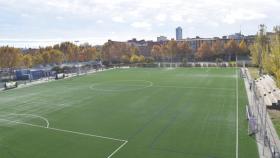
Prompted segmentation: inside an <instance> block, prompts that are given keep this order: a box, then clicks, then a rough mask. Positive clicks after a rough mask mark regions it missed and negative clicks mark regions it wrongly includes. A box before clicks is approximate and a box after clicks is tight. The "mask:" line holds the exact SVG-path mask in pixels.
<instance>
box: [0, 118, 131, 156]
mask: <svg viewBox="0 0 280 158" xmlns="http://www.w3.org/2000/svg"><path fill="white" fill-rule="evenodd" d="M0 121H5V122H11V123H16V124H20V125H26V126H31V127H37V128H42V129H48V130H53V131H58V132H64V133H72V134H76V135H82V136H88V137H96V138H100V139H107V140H113V141H118V142H123V144H121V145H120V146H119V147H118V148H117V149H116V150H114V151H113V152H112V153H111V154H110V155H109V156H108V157H107V158H111V157H112V156H114V155H115V154H116V153H117V152H118V151H120V150H121V148H123V147H124V146H125V145H126V144H127V143H128V141H127V140H123V139H117V138H112V137H106V136H100V135H94V134H88V133H82V132H76V131H71V130H65V129H59V128H52V127H46V126H40V125H35V124H31V123H24V122H19V121H11V120H7V119H2V118H1V119H0Z"/></svg>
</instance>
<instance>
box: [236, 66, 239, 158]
mask: <svg viewBox="0 0 280 158" xmlns="http://www.w3.org/2000/svg"><path fill="white" fill-rule="evenodd" d="M238 95H239V94H238V68H237V66H236V147H235V148H236V149H235V151H236V153H235V157H236V158H238V153H239V149H238V148H239V144H238V137H239V133H238V126H239V123H238V117H239V116H238V109H239V108H238V107H239V101H238V99H239V98H238Z"/></svg>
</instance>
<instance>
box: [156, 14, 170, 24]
mask: <svg viewBox="0 0 280 158" xmlns="http://www.w3.org/2000/svg"><path fill="white" fill-rule="evenodd" d="M166 18H167V16H166V14H163V13H160V14H158V15H156V17H155V19H156V20H157V21H160V22H164V21H166Z"/></svg>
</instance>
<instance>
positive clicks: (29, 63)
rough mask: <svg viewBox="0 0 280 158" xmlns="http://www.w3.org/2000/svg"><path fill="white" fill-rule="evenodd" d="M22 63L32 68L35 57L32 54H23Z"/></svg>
mask: <svg viewBox="0 0 280 158" xmlns="http://www.w3.org/2000/svg"><path fill="white" fill-rule="evenodd" d="M22 64H23V66H24V67H26V68H31V67H32V65H33V58H32V56H31V55H30V54H26V55H23V57H22Z"/></svg>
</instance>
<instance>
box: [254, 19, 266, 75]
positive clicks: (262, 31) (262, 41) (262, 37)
mask: <svg viewBox="0 0 280 158" xmlns="http://www.w3.org/2000/svg"><path fill="white" fill-rule="evenodd" d="M250 52H251V56H252V61H253V63H254V64H255V65H257V66H258V67H259V73H260V74H262V73H263V64H264V61H263V58H264V56H266V57H267V55H266V54H267V53H269V42H268V37H267V34H266V26H265V25H263V24H261V25H260V27H259V32H258V33H257V37H256V39H255V42H254V44H253V45H252V46H251V47H250Z"/></svg>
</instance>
